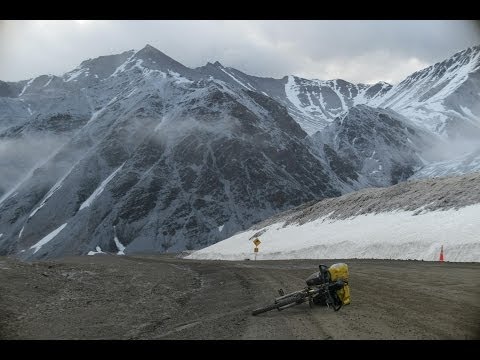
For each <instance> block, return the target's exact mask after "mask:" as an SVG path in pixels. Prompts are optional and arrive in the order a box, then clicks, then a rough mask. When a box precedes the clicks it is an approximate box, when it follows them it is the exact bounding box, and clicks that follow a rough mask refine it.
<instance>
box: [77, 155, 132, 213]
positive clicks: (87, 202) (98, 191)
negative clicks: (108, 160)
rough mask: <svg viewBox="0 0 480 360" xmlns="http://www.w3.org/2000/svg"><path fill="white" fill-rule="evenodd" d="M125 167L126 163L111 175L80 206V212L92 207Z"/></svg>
mask: <svg viewBox="0 0 480 360" xmlns="http://www.w3.org/2000/svg"><path fill="white" fill-rule="evenodd" d="M123 165H125V163H123V164H122V165H120V166H119V167H118V168H117V169H116V170H115V171H114V172H113V173H111V174H110V175H109V176H108V177H107V178H106V179H105V180H103V181H102V183H101V184H100V186H99V187H98V188H96V189H95V191H94V192H93V193H92V194H91V195H90V196H89V197H88V199H87V200H85V201H84V202H83V203H82V205H80V209H79V211H80V210H82V209H85V208H86V207H88V206H90V205H92V203H93V202H94V201H95V199H96V198H97V197H98V196H99V195H100V194H101V193H102V192H103V190H105V186H107V184H108V183H109V182H110V181H111V180H112V179H113V178H114V177H115V175H117V173H118V172H119V171H120V170H122V168H123Z"/></svg>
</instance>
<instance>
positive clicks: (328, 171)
mask: <svg viewBox="0 0 480 360" xmlns="http://www.w3.org/2000/svg"><path fill="white" fill-rule="evenodd" d="M479 80H480V47H479V46H476V47H472V48H469V49H466V50H464V51H461V52H459V53H457V54H455V55H453V56H452V57H451V58H449V59H446V60H445V61H442V62H440V63H437V64H434V65H432V66H430V67H428V68H426V69H424V70H421V71H418V72H416V73H414V74H412V75H410V76H409V77H407V78H406V79H405V80H404V81H402V82H400V83H399V84H397V85H395V86H392V85H390V84H387V83H385V82H380V83H377V84H352V83H349V82H346V81H344V80H341V79H335V80H326V81H324V80H315V79H310V80H309V79H302V78H299V77H296V76H293V75H289V76H285V77H283V78H281V79H272V78H262V77H256V76H251V75H248V74H245V73H243V72H241V71H238V70H236V69H233V68H230V67H225V66H224V65H222V64H220V63H218V62H214V63H210V62H209V63H207V64H206V65H205V66H202V67H199V68H195V69H191V68H188V67H186V66H184V65H182V64H180V63H179V62H177V61H175V60H174V59H172V58H170V57H169V56H167V55H166V54H164V53H162V52H161V51H159V50H157V49H155V48H153V47H152V46H150V45H147V46H146V47H144V48H143V49H141V50H139V51H134V50H131V51H127V52H124V53H121V54H118V55H109V56H102V57H99V58H96V59H88V60H85V61H84V62H82V63H81V64H80V65H79V66H78V67H77V68H76V69H74V70H72V71H70V72H68V73H66V74H64V75H63V76H54V75H42V76H39V77H37V78H34V79H28V80H24V81H21V82H17V83H11V82H0V109H1V111H0V166H1V169H2V171H1V173H0V234H1V235H0V254H16V255H17V256H20V257H22V258H27V259H29V258H48V257H56V256H63V255H76V254H87V253H89V252H90V251H94V250H95V249H97V251H98V249H100V251H108V252H114V253H117V252H123V251H125V252H126V253H128V252H137V251H158V252H164V251H180V250H184V249H198V248H202V247H205V246H208V245H211V244H214V243H216V242H218V241H220V240H223V239H225V238H227V237H230V236H232V235H233V234H235V233H237V232H238V231H241V230H244V229H247V228H248V227H250V226H251V225H253V224H255V223H258V222H260V221H262V220H265V219H266V218H268V217H270V216H272V215H275V214H277V213H279V212H282V211H284V210H288V209H290V208H292V207H294V206H298V205H300V204H303V203H307V202H309V201H314V200H315V201H318V200H321V199H324V198H329V197H336V196H340V195H342V194H345V193H348V192H352V191H355V190H358V189H362V188H365V187H385V186H390V185H393V184H397V183H398V182H402V181H405V180H408V179H410V178H416V177H432V176H439V175H449V174H462V173H466V172H472V171H478V170H479V167H478V163H479V162H478V151H479V149H480V141H479V140H480V101H479V100H480V82H479ZM447 163H448V165H446V164H447Z"/></svg>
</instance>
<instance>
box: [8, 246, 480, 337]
mask: <svg viewBox="0 0 480 360" xmlns="http://www.w3.org/2000/svg"><path fill="white" fill-rule="evenodd" d="M339 261H342V262H346V263H347V264H348V265H349V268H350V287H351V295H352V303H351V305H348V306H346V307H344V308H342V309H341V310H340V311H339V312H334V311H333V310H330V309H327V308H324V307H314V308H312V309H310V308H309V306H308V304H301V305H298V306H295V307H292V308H289V309H286V310H284V311H281V312H279V311H276V310H274V311H271V312H268V313H264V314H261V315H258V316H252V315H251V311H252V310H253V309H254V308H256V307H260V306H262V305H266V304H268V303H270V302H271V301H272V300H273V298H274V297H275V296H277V289H279V288H283V289H284V290H285V291H288V292H290V291H294V290H299V289H301V288H302V287H303V286H304V285H305V282H304V279H305V278H306V277H307V276H308V275H310V274H311V273H312V272H315V271H317V269H318V264H319V263H324V264H326V265H331V264H333V263H334V262H339ZM479 274H480V264H478V263H438V262H422V261H388V260H338V261H336V260H335V261H332V260H323V261H320V260H281V261H278V260H277V261H236V262H227V261H205V260H202V261H200V260H198V261H197V260H186V259H179V258H176V257H175V256H173V255H148V256H109V255H96V256H84V257H74V258H64V259H60V260H55V261H48V262H33V263H25V262H19V261H17V260H14V259H11V258H7V257H0V339H325V340H327V339H480V301H479V300H480V276H479Z"/></svg>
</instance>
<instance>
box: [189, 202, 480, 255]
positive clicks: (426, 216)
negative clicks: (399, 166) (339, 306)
mask: <svg viewBox="0 0 480 360" xmlns="http://www.w3.org/2000/svg"><path fill="white" fill-rule="evenodd" d="M415 214H417V215H415ZM259 233H261V234H260V235H259V236H258V238H259V239H260V240H261V242H262V243H261V244H260V246H259V248H260V250H259V252H258V255H257V259H258V260H274V259H351V258H358V259H360V258H362V259H402V260H407V259H414V260H429V261H433V260H438V259H439V255H440V248H441V246H442V245H443V248H444V256H445V260H446V261H461V262H480V204H476V205H471V206H466V207H463V208H460V209H458V210H455V209H449V210H437V211H429V212H423V213H422V212H418V210H417V211H402V210H400V211H394V212H384V213H378V214H364V215H359V216H356V217H352V218H348V219H343V220H342V219H330V218H329V217H328V215H327V216H324V217H322V218H319V219H316V220H314V221H311V222H307V223H305V224H303V225H298V224H290V225H287V226H285V227H284V222H280V223H275V224H273V225H270V226H268V227H266V228H264V229H262V230H260V231H259V230H258V229H252V230H249V231H245V232H242V233H239V234H236V235H234V236H232V237H230V238H228V239H225V240H223V241H221V242H219V243H217V244H214V245H212V246H209V247H207V248H204V249H201V250H199V251H196V252H194V253H193V254H191V255H189V256H187V257H186V258H187V259H212V260H213V259H219V260H244V259H246V258H250V259H253V258H254V253H253V247H254V245H253V243H252V240H253V239H255V237H256V236H255V235H256V234H259Z"/></svg>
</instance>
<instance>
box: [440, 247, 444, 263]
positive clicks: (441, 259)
mask: <svg viewBox="0 0 480 360" xmlns="http://www.w3.org/2000/svg"><path fill="white" fill-rule="evenodd" d="M440 262H443V245H442V248H441V249H440Z"/></svg>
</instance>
